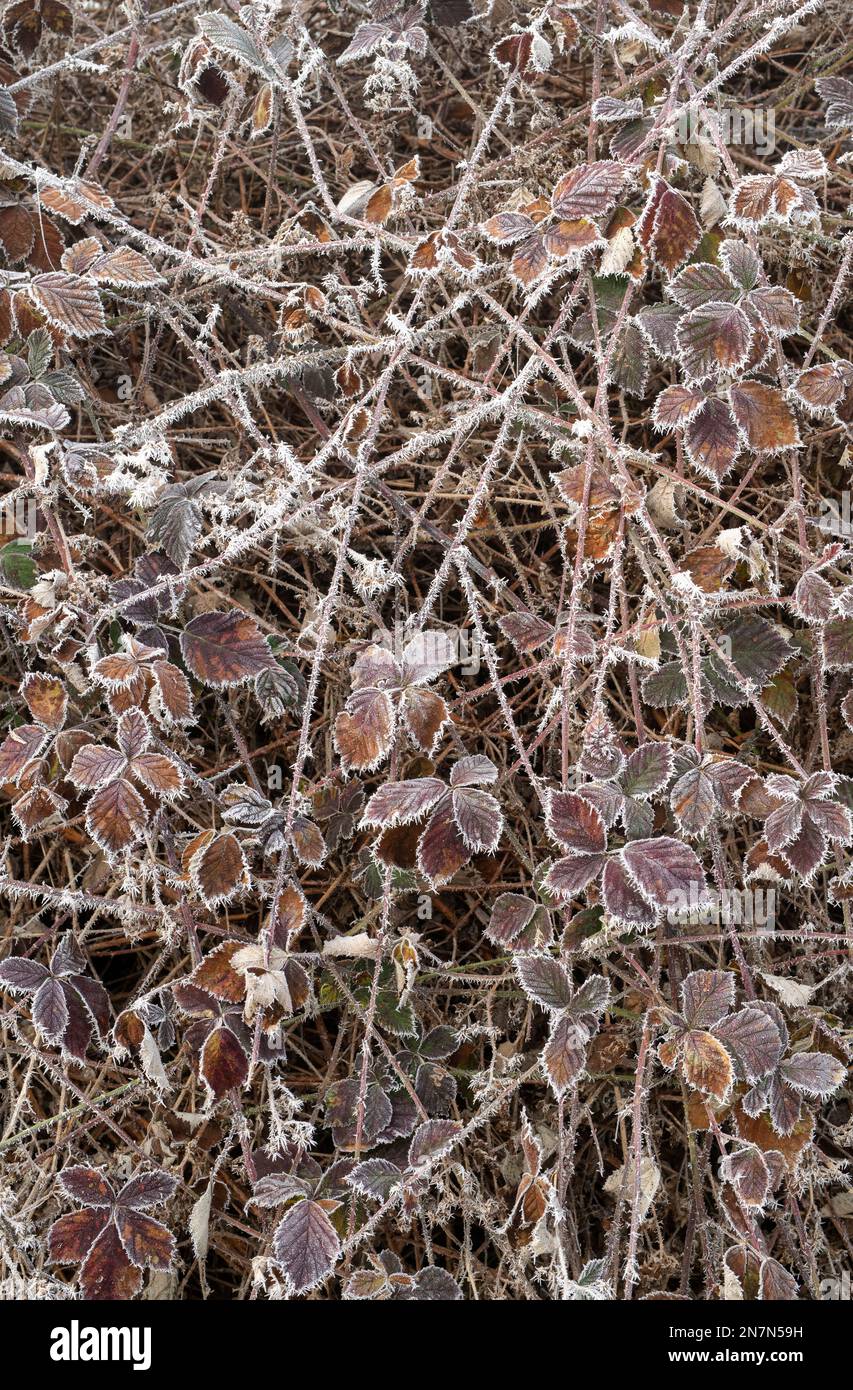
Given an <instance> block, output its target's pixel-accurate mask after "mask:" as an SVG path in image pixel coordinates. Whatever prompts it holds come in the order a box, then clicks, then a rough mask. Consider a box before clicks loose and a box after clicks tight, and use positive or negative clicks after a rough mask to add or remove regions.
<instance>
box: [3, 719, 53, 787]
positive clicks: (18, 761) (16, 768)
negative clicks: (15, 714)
mask: <svg viewBox="0 0 853 1390" xmlns="http://www.w3.org/2000/svg"><path fill="white" fill-rule="evenodd" d="M44 741H45V732H44V729H40V728H39V727H38V725H37V724H19V725H18V727H17V729H13V730H12V732H11V733H10V734H7V735H6V737H5V738H4V740H3V742H2V744H0V782H17V780H18V778H19V777H20V775H21V773H22V772H23V771H24V768H25V767H26V766H27V765H28V764H29V763H31V762H32V760H33V758H35V757H37V756H38V754H39V752H40V751H41V749H42V747H43V746H44Z"/></svg>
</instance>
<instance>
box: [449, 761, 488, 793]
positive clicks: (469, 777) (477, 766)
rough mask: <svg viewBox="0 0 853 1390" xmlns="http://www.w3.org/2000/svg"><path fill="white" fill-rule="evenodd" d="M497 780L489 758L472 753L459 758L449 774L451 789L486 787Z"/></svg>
mask: <svg viewBox="0 0 853 1390" xmlns="http://www.w3.org/2000/svg"><path fill="white" fill-rule="evenodd" d="M497 780H498V770H497V768H496V767H495V765H494V763H493V762H492V760H491V758H484V757H483V756H482V755H481V754H480V753H474V754H473V755H472V756H471V757H470V758H460V759H459V761H458V763H456V765H455V766H454V767H453V768H452V770H451V773H450V785H451V787H486V786H490V785H491V784H492V783H493V782H496V781H497Z"/></svg>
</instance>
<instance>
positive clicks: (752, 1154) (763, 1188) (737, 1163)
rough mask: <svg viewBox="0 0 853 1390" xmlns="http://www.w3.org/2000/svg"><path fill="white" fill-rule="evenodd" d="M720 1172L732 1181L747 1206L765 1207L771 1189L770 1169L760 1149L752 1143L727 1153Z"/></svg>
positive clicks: (727, 1179)
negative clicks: (736, 1151) (735, 1151)
mask: <svg viewBox="0 0 853 1390" xmlns="http://www.w3.org/2000/svg"><path fill="white" fill-rule="evenodd" d="M720 1173H721V1175H722V1176H723V1177H724V1178H725V1179H726V1181H727V1182H730V1183H732V1184H733V1185H734V1186H735V1187H736V1188H737V1191H738V1196H739V1197H740V1199H741V1201H742V1202H743V1203H744V1205H745V1206H748V1207H763V1206H764V1203H765V1202H766V1200H767V1195H768V1192H769V1190H770V1170H769V1168H768V1167H767V1164H766V1162H765V1159H764V1155H763V1153H762V1152H761V1150H760V1149H758V1148H756V1147H755V1146H754V1145H753V1144H750V1145H749V1147H748V1148H745V1149H741V1150H740V1151H739V1152H738V1153H731V1154H727V1155H726V1157H725V1158H724V1159H723V1161H722V1163H721V1164H720Z"/></svg>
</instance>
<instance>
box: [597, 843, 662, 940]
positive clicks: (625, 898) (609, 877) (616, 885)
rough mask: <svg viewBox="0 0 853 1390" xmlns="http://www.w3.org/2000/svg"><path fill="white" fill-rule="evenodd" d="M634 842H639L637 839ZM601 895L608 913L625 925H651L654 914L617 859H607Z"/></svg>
mask: <svg viewBox="0 0 853 1390" xmlns="http://www.w3.org/2000/svg"><path fill="white" fill-rule="evenodd" d="M636 843H638V844H639V843H641V841H637V842H636ZM601 895H602V897H603V899H604V906H605V907H606V908H607V911H608V914H609V915H610V916H611V917H612V918H613V919H614V920H615V921H616V922H621V923H624V925H625V926H626V927H653V926H654V924H655V921H656V914H655V912H654V910H653V908H652V907H650V906H649V904H648V902H647V901H646V899H645V898H644V897H643V895H642V894H641V893H640V892H639V890H638V889H637V888H636V887H635V886H634V884H633V883H632V882H631V878H630V876H629V874H628V871H627V869H626V868H625V866H624V865H623V864H622V862H621V860H619V859H609V860H608V861H607V866H606V868H605V870H604V876H603V878H602V880H601Z"/></svg>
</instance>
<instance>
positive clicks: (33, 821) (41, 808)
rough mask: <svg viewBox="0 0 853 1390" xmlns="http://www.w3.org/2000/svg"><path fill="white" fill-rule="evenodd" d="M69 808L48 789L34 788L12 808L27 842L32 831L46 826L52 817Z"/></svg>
mask: <svg viewBox="0 0 853 1390" xmlns="http://www.w3.org/2000/svg"><path fill="white" fill-rule="evenodd" d="M67 806H68V802H67V801H65V800H63V798H62V797H61V796H57V795H56V793H55V792H52V791H51V790H50V789H49V788H48V787H34V788H33V790H32V791H29V792H25V793H24V795H23V796H19V797H18V799H17V801H16V802H15V803H14V804H13V806H12V815H13V816H14V817H15V820H16V821H17V823H18V825H19V826H20V827H21V833H22V837H23V839H25V840H26V839H27V838H28V837H29V835H30V833H31V831H33V830H35V829H37V828H38V827H39V826H41V825H44V823H45V821H47V820H50V818H51V816H54V815H62V813H63V812H64V811H65V810H66V808H67Z"/></svg>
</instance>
